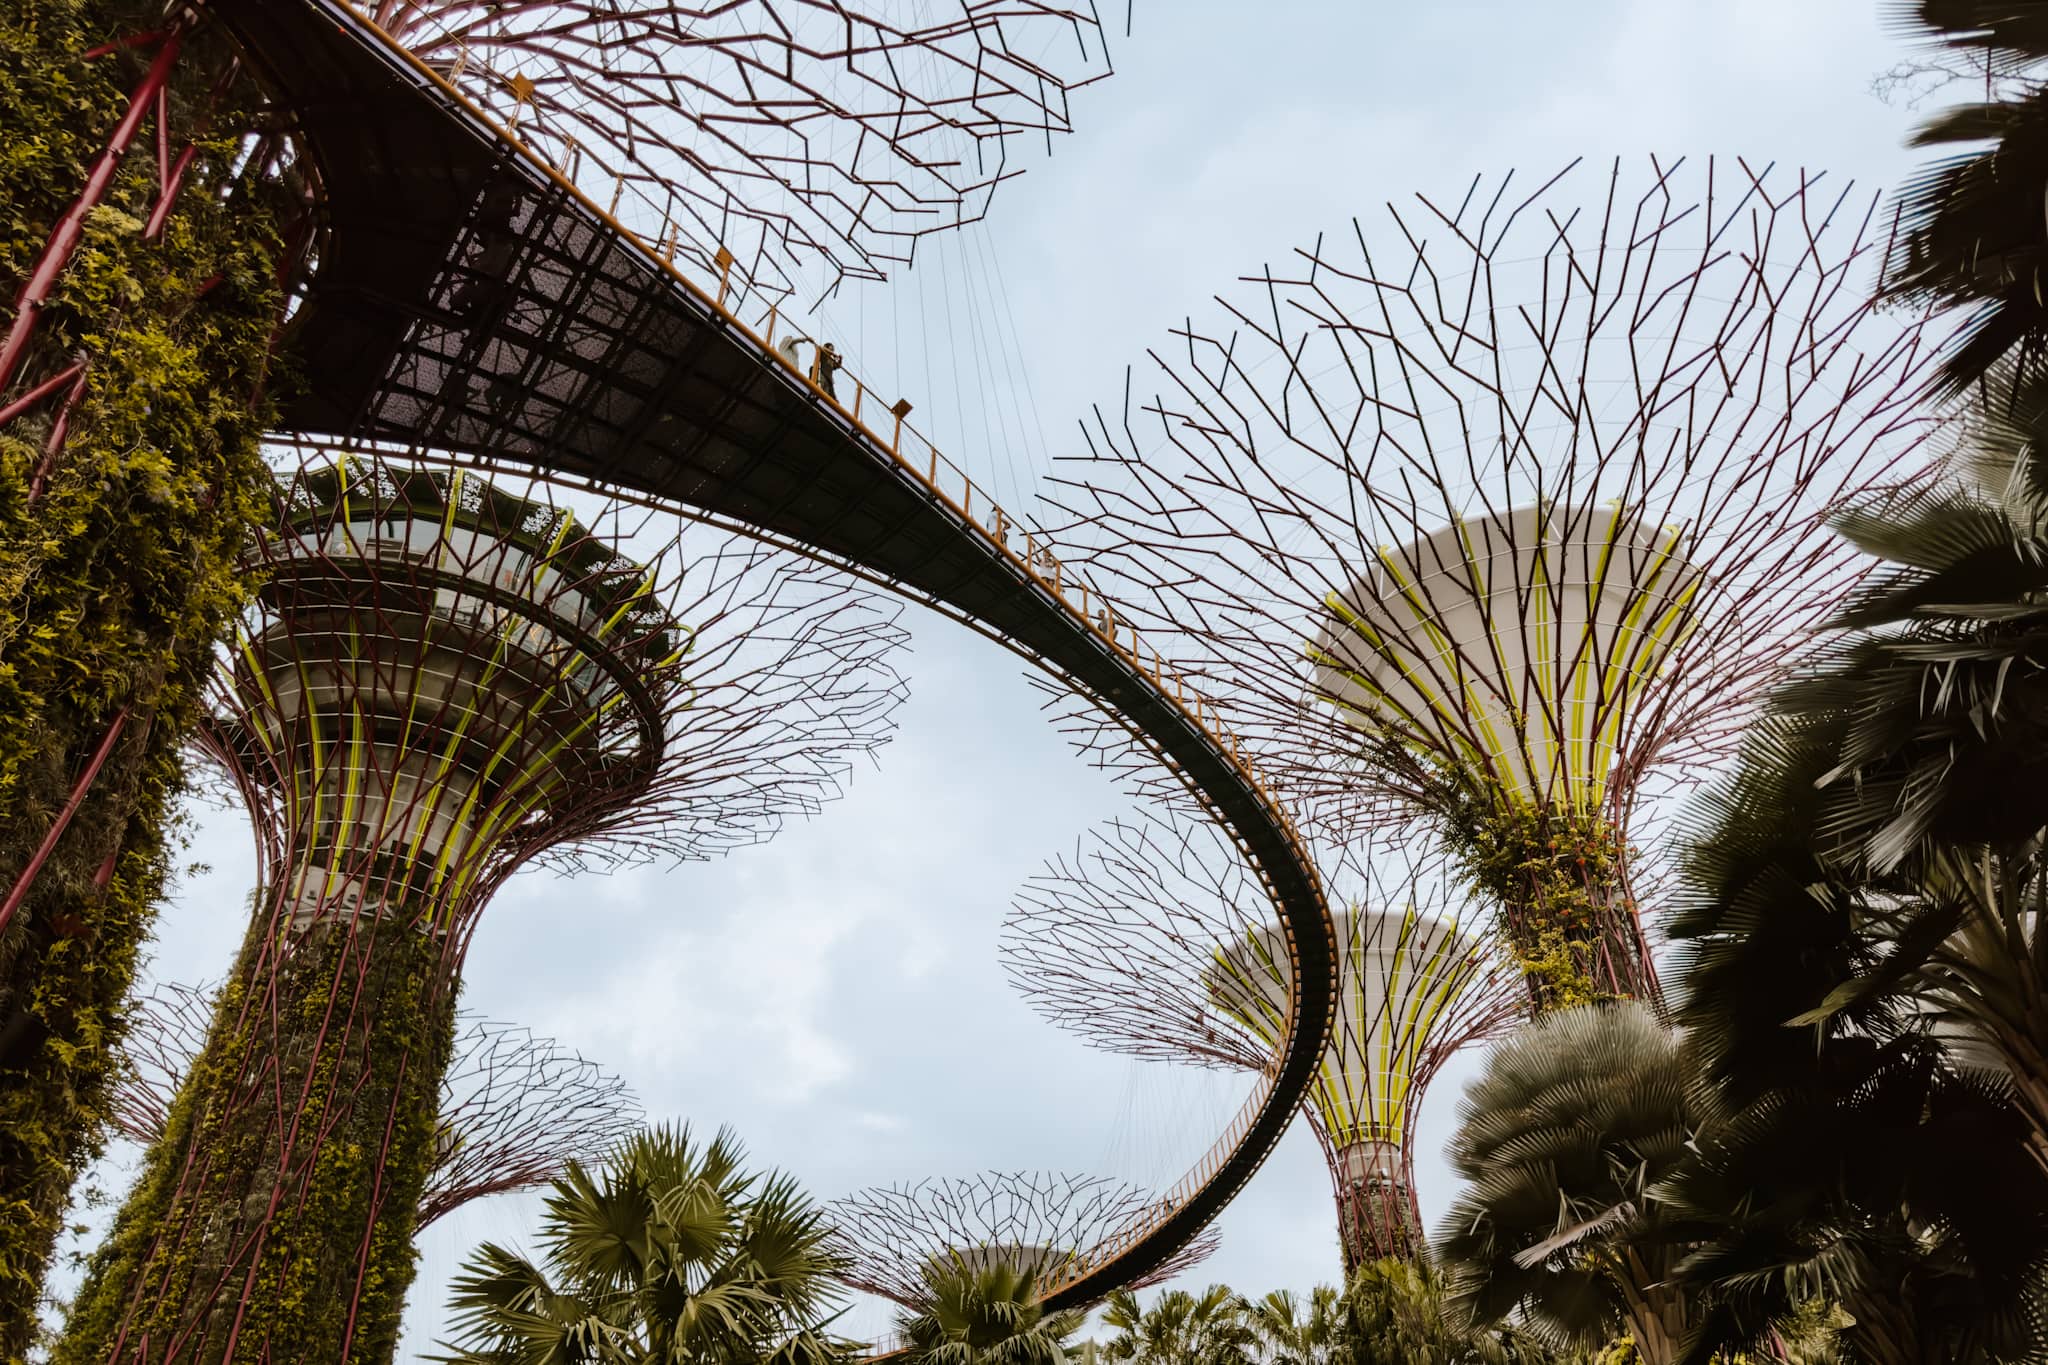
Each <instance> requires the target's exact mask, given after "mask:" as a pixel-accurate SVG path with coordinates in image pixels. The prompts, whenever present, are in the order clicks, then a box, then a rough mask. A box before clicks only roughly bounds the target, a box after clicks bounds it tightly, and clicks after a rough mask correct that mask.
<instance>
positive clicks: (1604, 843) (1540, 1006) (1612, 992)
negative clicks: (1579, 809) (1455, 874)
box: [1451, 805, 1659, 1014]
mask: <svg viewBox="0 0 2048 1365" xmlns="http://www.w3.org/2000/svg"><path fill="white" fill-rule="evenodd" d="M1451 842H1452V846H1453V848H1455V849H1456V850H1457V851H1458V853H1459V854H1460V855H1461V856H1462V858H1463V860H1464V863H1465V866H1466V868H1467V870H1468V871H1469V872H1470V874H1471V876H1472V879H1473V881H1474V882H1475V883H1476V884H1477V885H1478V887H1479V889H1480V890H1481V891H1482V892H1484V893H1485V894H1486V895H1488V896H1489V897H1490V898H1491V899H1492V900H1493V901H1494V903H1495V905H1496V907H1497V908H1498V913H1499V915H1500V924H1501V929H1502V933H1503V936H1504V938H1505V940H1506V944H1507V948H1508V951H1509V952H1510V953H1511V954H1512V955H1513V957H1514V959H1515V962H1516V964H1517V965H1518V966H1519V967H1520V968H1521V970H1522V979H1523V981H1524V982H1525V983H1526V984H1527V986H1528V988H1529V1001H1530V1005H1531V1008H1532V1009H1533V1010H1534V1011H1535V1012H1536V1013H1538V1014H1541V1013H1544V1012H1546V1011H1549V1010H1556V1009H1567V1008H1570V1007H1571V1006H1574V1005H1585V1004H1591V1003H1594V1002H1596V1001H1601V1000H1645V1001H1649V1002H1651V1003H1655V1002H1656V1001H1657V1000H1658V998H1659V995H1658V987H1657V976H1656V971H1655V968H1654V967H1653V966H1652V964H1651V962H1650V957H1649V952H1648V949H1647V947H1646V945H1645V943H1644V941H1643V933H1642V927H1641V924H1640V922H1639V921H1638V919H1637V917H1636V907H1635V902H1634V900H1633V899H1632V898H1631V897H1630V895H1629V890H1628V882H1627V877H1626V869H1625V865H1624V860H1625V858H1626V857H1627V853H1628V849H1627V843H1626V841H1625V840H1624V839H1623V838H1622V835H1621V831H1620V830H1619V829H1618V828H1616V826H1615V825H1614V823H1613V822H1612V821H1611V820H1609V819H1608V818H1607V817H1606V816H1605V814H1604V813H1597V812H1596V813H1592V814H1579V813H1574V812H1570V811H1565V810H1560V809H1554V808H1548V807H1545V808H1538V809H1535V810H1529V809H1525V808H1522V807H1519V806H1507V805H1503V806H1501V807H1499V808H1497V809H1495V810H1492V811H1488V812H1486V813H1485V814H1483V815H1481V816H1478V817H1477V818H1471V819H1466V820H1460V821H1459V822H1458V824H1457V826H1456V827H1455V828H1454V829H1453V830H1452V835H1451Z"/></svg>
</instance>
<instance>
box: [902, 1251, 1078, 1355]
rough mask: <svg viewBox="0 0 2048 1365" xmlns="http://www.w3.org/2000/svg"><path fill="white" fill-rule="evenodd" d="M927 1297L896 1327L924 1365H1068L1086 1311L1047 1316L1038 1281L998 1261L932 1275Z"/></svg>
mask: <svg viewBox="0 0 2048 1365" xmlns="http://www.w3.org/2000/svg"><path fill="white" fill-rule="evenodd" d="M926 1284H927V1290H928V1295H929V1297H928V1298H927V1300H926V1302H925V1305H924V1307H923V1308H922V1309H921V1310H920V1311H917V1312H911V1313H905V1314H903V1316H902V1317H901V1319H900V1320H899V1322H898V1323H897V1327H898V1330H899V1331H900V1332H901V1333H902V1335H903V1338H904V1340H905V1341H906V1342H907V1343H908V1344H909V1347H910V1350H911V1353H912V1355H913V1356H914V1357H915V1358H916V1359H917V1360H918V1361H920V1362H922V1365H1066V1361H1067V1358H1068V1352H1069V1349H1070V1344H1071V1339H1072V1338H1073V1335H1074V1334H1075V1333H1076V1332H1078V1331H1080V1330H1081V1324H1082V1322H1083V1321H1084V1320H1085V1319H1086V1317H1087V1314H1085V1313H1077V1312H1049V1311H1047V1310H1046V1308H1045V1307H1044V1305H1043V1304H1041V1303H1040V1302H1039V1301H1038V1282H1037V1276H1036V1275H1035V1274H1034V1273H1033V1272H1032V1271H1030V1270H1021V1269H1018V1268H1016V1267H1013V1266H1009V1265H1004V1264H1002V1263H1000V1262H998V1263H995V1264H991V1265H984V1266H979V1267H976V1268H974V1269H971V1270H962V1271H944V1270H942V1271H938V1272H935V1273H933V1274H932V1275H930V1276H929V1277H928V1278H927V1281H926Z"/></svg>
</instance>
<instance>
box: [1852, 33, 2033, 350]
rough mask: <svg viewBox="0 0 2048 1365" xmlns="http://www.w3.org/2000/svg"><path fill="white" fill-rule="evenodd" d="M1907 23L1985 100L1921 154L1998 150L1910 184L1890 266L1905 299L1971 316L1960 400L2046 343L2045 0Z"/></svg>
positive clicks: (1929, 129) (1930, 126) (1929, 133)
mask: <svg viewBox="0 0 2048 1365" xmlns="http://www.w3.org/2000/svg"><path fill="white" fill-rule="evenodd" d="M1900 10H1901V12H1902V14H1903V15H1904V16H1905V17H1906V20H1907V22H1908V23H1909V24H1910V25H1911V26H1913V27H1914V28H1916V29H1918V30H1919V31H1920V32H1921V33H1922V34H1923V35H1924V36H1925V37H1927V38H1928V39H1930V40H1931V41H1932V42H1933V43H1935V44H1936V45H1937V46H1939V47H1942V48H1945V49H1946V50H1947V53H1948V54H1949V55H1948V57H1947V58H1946V59H1945V60H1944V61H1943V62H1942V63H1941V64H1942V65H1945V66H1953V65H1962V66H1968V67H1971V68H1974V69H1975V70H1977V71H1979V72H1981V73H1982V80H1983V89H1984V98H1983V99H1982V100H1980V101H1978V102H1976V103H1971V104H1964V105H1960V106H1958V107H1956V108H1953V109H1949V110H1946V111H1944V112H1942V113H1940V114H1938V115H1936V116H1935V117H1934V118H1932V119H1930V120H1928V121H1927V122H1926V123H1925V124H1923V125H1922V126H1921V128H1920V129H1919V131H1918V132H1917V133H1915V135H1914V137H1913V139H1912V143H1913V145H1914V146H1918V147H1943V146H1951V145H1954V144H1957V143H1983V142H1989V143H1991V144H1992V145H1991V146H1990V147H1989V148H1987V149H1985V150H1982V151H1974V152H1965V153H1962V154H1959V155H1954V156H1950V157H1948V158H1946V159H1944V160H1941V161H1937V162H1935V163H1933V164H1932V165H1930V166H1928V167H1926V168H1925V169H1923V170H1922V171H1921V172H1920V173H1919V174H1918V175H1917V176H1915V177H1914V178H1913V179H1912V180H1910V181H1908V182H1907V184H1906V187H1905V191H1904V195H1903V200H1904V202H1903V214H1904V222H1903V227H1904V229H1905V231H1904V232H1903V233H1902V235H1901V237H1900V240H1899V242H1898V245H1897V246H1896V247H1895V249H1894V250H1893V253H1892V258H1891V260H1890V261H1889V262H1888V263H1887V267H1886V287H1887V289H1888V290H1889V291H1890V292H1892V293H1893V294H1895V295H1898V296H1900V297H1903V298H1907V299H1911V300H1914V301H1916V302H1920V303H1924V304H1933V305H1936V306H1939V307H1964V308H1968V309H1970V310H1971V311H1970V313H1969V315H1968V317H1967V319H1966V321H1965V324H1964V332H1963V338H1962V344H1961V345H1960V346H1959V347H1958V348H1957V349H1956V350H1955V352H1954V353H1953V354H1951V355H1950V356H1949V357H1948V359H1947V361H1946V362H1945V364H1944V366H1943V376H1944V378H1945V380H1946V381H1947V383H1948V385H1949V386H1950V387H1951V388H1952V389H1957V390H1960V389H1962V388H1965V387H1967V386H1969V385H1970V384H1972V383H1974V382H1975V381H1977V380H1978V379H1980V378H1982V377H1984V376H1985V375H1986V374H1987V373H1988V372H1989V371H1990V370H1991V368H1992V366H1993V365H1994V364H1995V363H1996V362H1997V361H1998V360H1999V359H2000V357H2002V356H2005V355H2007V354H2008V353H2012V352H2015V351H2017V352H2018V353H2019V354H2020V355H2022V356H2024V357H2028V358H2034V357H2038V356H2039V355H2040V353H2041V350H2042V345H2043V342H2044V341H2048V302H2044V300H2048V278H2044V273H2043V272H2044V269H2048V232H2044V231H2043V224H2044V210H2048V198H2044V194H2048V89H2044V88H2043V85H2042V83H2041V81H2040V79H2039V74H2038V73H2039V71H2040V68H2041V64H2042V63H2043V62H2044V61H2048V3H2044V0H1908V3H1905V4H1902V5H1901V6H1900Z"/></svg>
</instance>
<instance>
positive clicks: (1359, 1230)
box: [1316, 1126, 1429, 1284]
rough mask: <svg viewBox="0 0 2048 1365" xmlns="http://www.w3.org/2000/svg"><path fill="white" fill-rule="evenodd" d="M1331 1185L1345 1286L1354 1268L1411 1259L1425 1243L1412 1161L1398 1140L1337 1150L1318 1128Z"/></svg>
mask: <svg viewBox="0 0 2048 1365" xmlns="http://www.w3.org/2000/svg"><path fill="white" fill-rule="evenodd" d="M1316 1136H1317V1137H1318V1138H1319V1139H1322V1141H1323V1148H1324V1155H1325V1156H1326V1157H1327V1158H1328V1159H1329V1163H1330V1177H1331V1183H1332V1185H1333V1186H1334V1187H1335V1193H1336V1197H1337V1240H1338V1243H1339V1245H1340V1249H1341V1250H1342V1252H1343V1256H1344V1279H1345V1282H1346V1283H1347V1284H1348V1283H1349V1282H1350V1280H1351V1277H1352V1276H1353V1275H1355V1274H1357V1273H1358V1270H1359V1267H1361V1266H1366V1265H1371V1264H1372V1263H1373V1262H1375V1261H1382V1260H1387V1259H1389V1258H1391V1259H1393V1260H1397V1261H1413V1260H1416V1259H1418V1258H1420V1257H1421V1255H1422V1253H1423V1248H1424V1247H1426V1246H1427V1245H1428V1242H1429V1239H1428V1236H1427V1234H1426V1233H1425V1231H1424V1229H1423V1226H1422V1207H1421V1205H1419V1204H1418V1203H1416V1201H1415V1172H1414V1162H1413V1159H1412V1157H1411V1156H1410V1154H1409V1152H1408V1151H1406V1150H1405V1149H1404V1148H1403V1147H1402V1145H1401V1144H1400V1143H1398V1142H1390V1141H1374V1140H1366V1141H1361V1142H1354V1143H1352V1144H1350V1145H1349V1146H1347V1147H1345V1148H1343V1149H1342V1150H1337V1149H1334V1148H1332V1147H1331V1145H1330V1143H1329V1141H1328V1139H1327V1138H1324V1137H1323V1133H1322V1129H1321V1127H1320V1126H1318V1127H1317V1130H1316Z"/></svg>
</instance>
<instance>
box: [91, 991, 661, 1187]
mask: <svg viewBox="0 0 2048 1365" xmlns="http://www.w3.org/2000/svg"><path fill="white" fill-rule="evenodd" d="M217 994H218V988H216V987H205V986H183V985H176V984H169V985H162V986H158V987H156V988H155V989H154V990H151V991H149V992H148V993H146V994H144V995H143V996H142V997H141V998H140V999H139V1000H137V1001H136V1003H135V1007H134V1010H133V1012H132V1014H131V1016H130V1020H129V1026H128V1040H127V1044H126V1057H125V1064H124V1066H123V1068H122V1070H121V1072H120V1073H119V1075H118V1076H117V1077H116V1079H115V1083H114V1087H113V1092H112V1095H111V1097H110V1099H109V1105H110V1108H111V1110H112V1113H113V1121H114V1126H115V1127H116V1128H118V1129H119V1130H120V1131H121V1132H122V1133H123V1134H125V1135H126V1136H127V1137H129V1138H132V1139H134V1140H135V1141H136V1142H140V1143H143V1144H145V1145H147V1144H149V1143H152V1142H155V1141H156V1140H157V1139H158V1138H160V1137H162V1136H163V1131H164V1125H165V1123H166V1121H167V1120H168V1119H169V1117H170V1109H171V1104H172V1101H174V1100H175V1099H176V1098H177V1093H178V1089H179V1087H180V1086H181V1085H182V1084H183V1083H184V1080H185V1076H186V1074H187V1073H188V1072H189V1071H190V1070H191V1068H192V1063H193V1061H194V1060H195V1059H196V1058H197V1057H198V1056H199V1051H200V1049H201V1048H202V1047H204V1046H205V1044H206V1033H207V1030H208V1028H210V1027H211V1026H212V1024H213V1008H214V1007H213V1001H214V997H215V996H216V995H217ZM458 1020H459V1021H461V1022H459V1028H460V1032H459V1033H458V1035H457V1037H456V1041H455V1061H454V1064H453V1065H452V1066H451V1067H450V1068H449V1072H448V1075H447V1077H446V1078H445V1079H444V1081H443V1082H442V1087H441V1113H440V1124H441V1131H442V1137H441V1140H440V1141H439V1143H438V1144H437V1150H436V1152H435V1154H434V1157H435V1159H434V1165H433V1169H432V1171H431V1172H430V1173H429V1174H428V1176H427V1188H426V1194H425V1196H424V1197H423V1198H422V1199H421V1201H420V1213H419V1224H418V1226H420V1227H425V1226H427V1225H428V1224H430V1223H432V1222H434V1221H435V1220H436V1219H439V1218H442V1217H445V1216H446V1215H448V1214H450V1213H453V1212H454V1211H455V1210H456V1209H459V1208H461V1207H462V1206H463V1205H464V1204H467V1203H470V1202H471V1201H473V1200H477V1199H482V1198H484V1197H486V1196H488V1195H493V1194H500V1193H504V1192H506V1191H510V1190H523V1189H533V1188H535V1187H537V1186H541V1185H545V1184H547V1183H548V1182H549V1181H551V1180H553V1179H555V1178H556V1177H557V1176H559V1175H560V1174H561V1173H562V1172H563V1170H565V1169H566V1168H567V1166H568V1163H569V1162H570V1161H572V1160H578V1161H591V1160H595V1159H597V1158H599V1157H601V1156H603V1155H604V1153H605V1152H607V1151H608V1150H610V1148H611V1147H612V1146H614V1145H615V1144H616V1143H618V1142H619V1141H621V1140H622V1139H624V1138H625V1137H627V1136H628V1135H629V1134H631V1133H632V1132H633V1131H634V1129H635V1128H637V1127H638V1126H639V1123H640V1118H641V1109H640V1103H639V1101H638V1100H637V1099H636V1098H635V1097H634V1095H633V1092H632V1091H631V1090H630V1089H629V1088H628V1087H627V1086H626V1083H625V1082H624V1081H622V1080H620V1079H619V1078H618V1077H617V1076H613V1075H610V1074H608V1073H606V1072H605V1071H603V1070H602V1069H600V1068H599V1067H598V1066H597V1065H596V1064H595V1063H594V1062H590V1061H586V1060H585V1059H584V1058H582V1057H580V1056H578V1055H577V1054H575V1053H574V1052H571V1051H569V1050H568V1049H566V1048H564V1047H562V1046H561V1045H560V1044H559V1043H556V1042H554V1041H553V1040H551V1039H547V1038H541V1037H538V1036H536V1035H535V1034H533V1033H532V1032H531V1031H530V1030H528V1029H525V1028H522V1027H519V1026H518V1025H514V1024H501V1023H495V1022H492V1021H490V1020H487V1019H483V1018H480V1017H477V1016H474V1015H468V1014H464V1015H460V1016H458Z"/></svg>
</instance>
